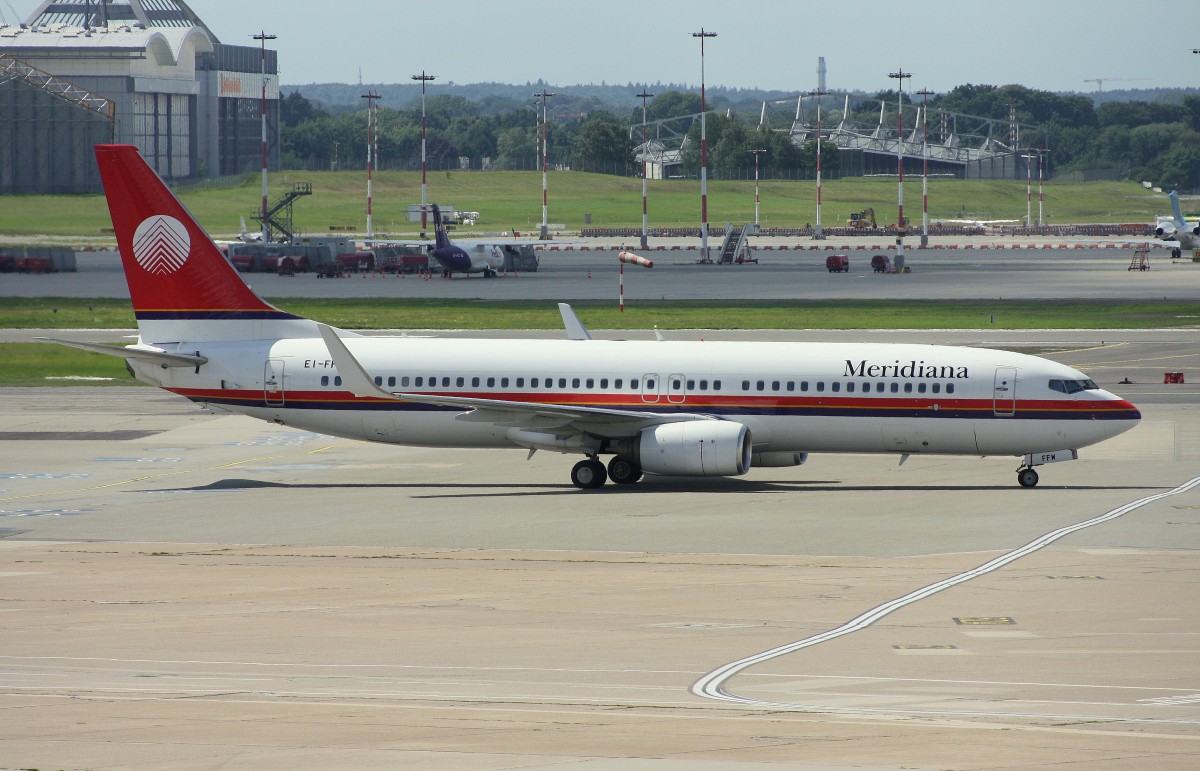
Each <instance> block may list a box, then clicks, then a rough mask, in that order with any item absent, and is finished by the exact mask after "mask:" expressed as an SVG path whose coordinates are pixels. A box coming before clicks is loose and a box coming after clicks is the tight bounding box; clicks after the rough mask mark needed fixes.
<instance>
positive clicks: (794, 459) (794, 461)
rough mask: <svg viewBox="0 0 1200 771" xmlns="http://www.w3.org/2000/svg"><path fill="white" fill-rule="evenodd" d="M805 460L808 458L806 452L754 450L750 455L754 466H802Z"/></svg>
mask: <svg viewBox="0 0 1200 771" xmlns="http://www.w3.org/2000/svg"><path fill="white" fill-rule="evenodd" d="M806 460H808V453H806V452H756V453H754V454H753V455H752V456H751V462H752V463H753V464H754V466H755V468H782V467H783V466H803V465H804V461H806Z"/></svg>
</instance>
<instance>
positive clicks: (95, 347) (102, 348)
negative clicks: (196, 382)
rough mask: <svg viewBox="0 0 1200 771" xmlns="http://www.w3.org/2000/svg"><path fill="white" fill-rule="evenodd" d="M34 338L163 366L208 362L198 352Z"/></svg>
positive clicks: (186, 365)
mask: <svg viewBox="0 0 1200 771" xmlns="http://www.w3.org/2000/svg"><path fill="white" fill-rule="evenodd" d="M33 339H34V340H41V341H42V342H45V343H57V344H58V345H65V346H68V347H70V348H78V349H79V350H81V351H91V352H92V353H103V354H107V355H108V356H120V357H121V358H123V359H142V360H144V361H153V362H157V363H158V364H161V365H162V366H164V367H199V366H200V365H201V364H207V363H208V357H206V356H201V355H200V354H198V353H196V354H191V353H168V352H166V351H160V350H153V349H149V348H137V347H135V346H132V345H130V346H125V347H123V348H117V347H115V346H111V345H102V344H100V343H80V342H76V341H74V340H58V339H56V338H53V337H35V338H33Z"/></svg>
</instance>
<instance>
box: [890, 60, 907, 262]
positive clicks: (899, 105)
mask: <svg viewBox="0 0 1200 771" xmlns="http://www.w3.org/2000/svg"><path fill="white" fill-rule="evenodd" d="M888 77H889V78H895V79H896V81H897V82H898V84H899V88H897V89H896V169H897V175H898V177H899V182H898V185H897V187H896V196H897V198H896V200H897V206H898V213H897V214H896V262H897V263H902V262H903V261H904V79H905V78H911V77H912V73H911V72H905V71H904V70H903V69H900V70H898V71H896V72H889V73H888ZM896 267H898V268H899V267H903V266H902V265H897V266H896Z"/></svg>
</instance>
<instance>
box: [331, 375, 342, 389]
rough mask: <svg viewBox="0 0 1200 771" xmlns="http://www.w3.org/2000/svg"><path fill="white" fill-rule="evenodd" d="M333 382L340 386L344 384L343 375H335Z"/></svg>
mask: <svg viewBox="0 0 1200 771" xmlns="http://www.w3.org/2000/svg"><path fill="white" fill-rule="evenodd" d="M333 384H334V385H335V386H340V385H341V384H342V376H341V375H335V376H334V378H333Z"/></svg>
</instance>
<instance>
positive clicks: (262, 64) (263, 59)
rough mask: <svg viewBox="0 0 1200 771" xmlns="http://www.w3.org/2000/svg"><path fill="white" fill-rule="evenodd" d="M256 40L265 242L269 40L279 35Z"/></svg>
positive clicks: (267, 233) (264, 35)
mask: <svg viewBox="0 0 1200 771" xmlns="http://www.w3.org/2000/svg"><path fill="white" fill-rule="evenodd" d="M252 37H253V39H254V40H258V41H260V44H261V45H260V48H261V55H260V56H259V69H260V71H261V72H260V74H261V75H262V102H261V110H260V112H261V113H262V240H263V243H264V244H265V243H266V242H267V241H269V240H270V239H271V226H270V225H269V224H268V223H267V41H268V40H275V39H276V38H277V37H278V35H268V34H267V33H266V32H259V33H258V34H257V35H253V36H252Z"/></svg>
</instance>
